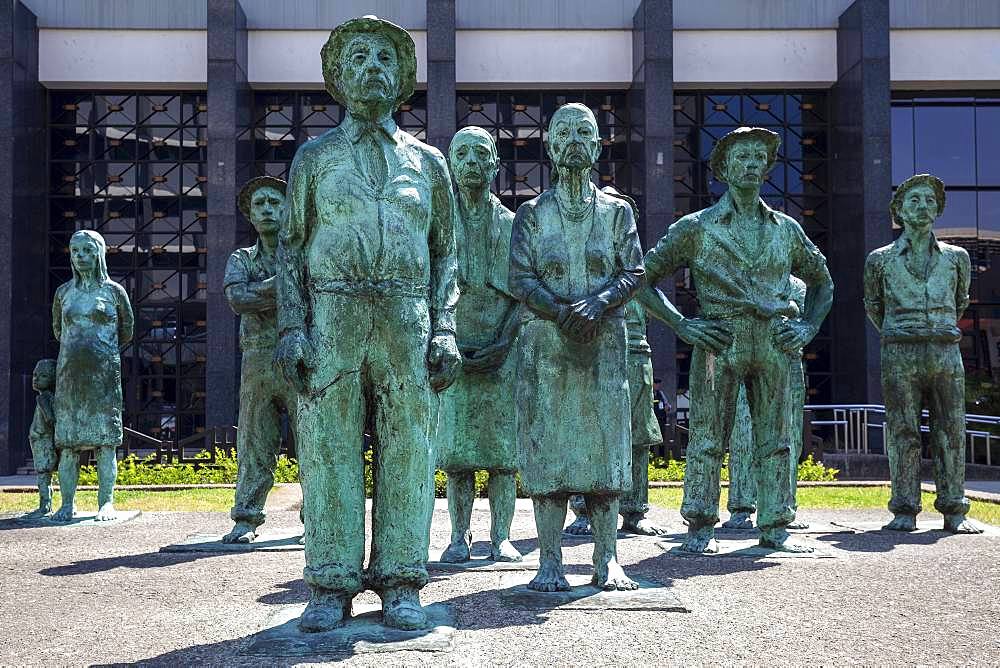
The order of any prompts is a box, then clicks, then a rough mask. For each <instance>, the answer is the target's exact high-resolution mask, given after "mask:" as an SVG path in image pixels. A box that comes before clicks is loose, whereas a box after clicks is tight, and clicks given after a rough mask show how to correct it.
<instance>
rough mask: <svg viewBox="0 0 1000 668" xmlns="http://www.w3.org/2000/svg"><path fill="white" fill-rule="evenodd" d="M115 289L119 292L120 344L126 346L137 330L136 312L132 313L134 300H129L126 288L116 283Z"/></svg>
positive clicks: (117, 301)
mask: <svg viewBox="0 0 1000 668" xmlns="http://www.w3.org/2000/svg"><path fill="white" fill-rule="evenodd" d="M115 291H116V292H117V293H118V299H117V300H116V303H117V307H118V345H119V347H122V348H124V347H125V346H127V345H128V344H129V343H130V342H131V341H132V335H133V334H134V332H135V314H133V313H132V302H130V301H129V298H128V293H127V292H125V288H123V287H122V286H120V285H118V284H117V283H115Z"/></svg>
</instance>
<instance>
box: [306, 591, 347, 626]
mask: <svg viewBox="0 0 1000 668" xmlns="http://www.w3.org/2000/svg"><path fill="white" fill-rule="evenodd" d="M345 598H346V597H345V596H341V595H339V594H334V593H331V592H326V591H314V592H313V593H312V595H311V596H310V597H309V604H308V605H307V606H306V609H305V611H304V612H303V613H302V616H301V617H299V629H300V630H301V631H303V632H304V633H321V632H323V631H332V630H333V629H335V628H337V627H338V626H343V625H344V622H345V621H347V618H348V617H350V616H351V600H350V599H349V598H346V600H345Z"/></svg>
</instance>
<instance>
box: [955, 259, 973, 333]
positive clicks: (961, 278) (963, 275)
mask: <svg viewBox="0 0 1000 668" xmlns="http://www.w3.org/2000/svg"><path fill="white" fill-rule="evenodd" d="M957 260H958V261H957V263H956V264H957V265H958V280H957V281H955V314H956V315H957V316H958V317H959V318H961V317H962V313H964V312H965V309H967V308H968V307H969V281H970V280H971V276H972V261H971V260H970V259H969V253H968V251H966V250H965V249H964V248H962V249H960V252H959V253H958V259H957Z"/></svg>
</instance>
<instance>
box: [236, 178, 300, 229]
mask: <svg viewBox="0 0 1000 668" xmlns="http://www.w3.org/2000/svg"><path fill="white" fill-rule="evenodd" d="M287 186H288V184H287V183H285V182H284V181H283V180H282V179H279V178H278V177H276V176H258V177H256V178H253V179H250V180H249V181H247V182H246V183H245V184H244V185H243V187H242V188H240V193H239V194H238V195H237V196H236V206H237V207H238V208H239V210H240V212H241V213H242V214H243V215H244V216H246V217H247V219H249V218H250V200H251V199H253V194H254V193H255V192H257V189H259V188H265V187H268V188H274V189H275V190H277V191H278V192H280V193H281V194H282V195H284V194H285V188H286V187H287Z"/></svg>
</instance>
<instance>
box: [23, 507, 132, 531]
mask: <svg viewBox="0 0 1000 668" xmlns="http://www.w3.org/2000/svg"><path fill="white" fill-rule="evenodd" d="M140 515H142V511H141V510H119V511H117V512H116V513H115V518H114V519H113V520H102V521H100V522H98V521H96V520H95V519H94V518H95V517H97V513H96V512H77V513H76V514H75V515H74V516H73V519H71V520H70V521H69V522H56V521H55V520H53V519H52V516H51V515H46V516H45V517H25V516H23V515H22V516H19V517H10V518H7V520H8V521H13V522H15V523H16V524H17V525H18V526H20V527H24V528H30V527H113V526H118V525H119V524H124V523H125V522H131V521H132V520H134V519H135V518H137V517H139V516H140Z"/></svg>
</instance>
